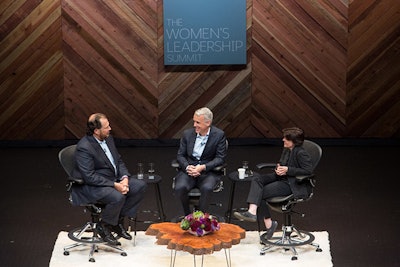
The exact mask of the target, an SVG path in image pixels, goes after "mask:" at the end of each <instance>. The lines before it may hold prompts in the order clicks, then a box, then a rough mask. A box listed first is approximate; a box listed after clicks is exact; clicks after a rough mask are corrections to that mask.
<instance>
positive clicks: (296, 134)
mask: <svg viewBox="0 0 400 267" xmlns="http://www.w3.org/2000/svg"><path fill="white" fill-rule="evenodd" d="M282 133H283V137H284V138H286V140H289V141H292V142H293V144H294V145H295V146H301V145H302V144H303V142H304V131H303V130H302V129H300V128H297V127H291V128H285V129H283V130H282Z"/></svg>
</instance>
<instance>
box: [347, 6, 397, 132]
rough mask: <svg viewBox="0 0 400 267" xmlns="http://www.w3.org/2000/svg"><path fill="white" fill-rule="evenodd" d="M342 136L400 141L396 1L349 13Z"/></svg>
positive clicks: (352, 9) (351, 8) (353, 8)
mask: <svg viewBox="0 0 400 267" xmlns="http://www.w3.org/2000/svg"><path fill="white" fill-rule="evenodd" d="M349 14H350V16H349V48H348V77H347V85H348V86H347V99H346V103H347V113H346V118H347V121H346V126H347V132H346V136H352V137H359V136H361V137H376V136H383V137H386V136H394V137H400V130H399V129H400V116H399V114H400V90H399V88H400V64H399V63H400V15H399V14H400V1H395V2H393V1H389V0H386V1H385V0H384V1H363V2H353V3H352V4H351V5H350V7H349Z"/></svg>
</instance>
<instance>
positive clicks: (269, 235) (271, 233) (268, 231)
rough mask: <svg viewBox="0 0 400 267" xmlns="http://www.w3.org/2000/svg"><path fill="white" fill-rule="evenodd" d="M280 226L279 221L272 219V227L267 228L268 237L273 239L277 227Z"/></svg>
mask: <svg viewBox="0 0 400 267" xmlns="http://www.w3.org/2000/svg"><path fill="white" fill-rule="evenodd" d="M277 226H278V222H277V221H272V224H271V227H270V228H268V229H267V239H271V238H272V235H273V234H274V232H275V230H276V227H277Z"/></svg>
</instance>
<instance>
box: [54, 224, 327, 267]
mask: <svg viewBox="0 0 400 267" xmlns="http://www.w3.org/2000/svg"><path fill="white" fill-rule="evenodd" d="M313 234H314V235H315V243H318V244H319V245H320V247H321V248H322V252H316V251H315V248H314V247H312V246H305V247H303V248H297V252H298V254H299V255H298V260H294V261H292V260H291V257H292V252H291V251H286V252H285V251H284V249H274V250H272V251H268V252H266V254H265V255H264V256H261V255H260V248H261V247H262V245H260V244H259V237H258V232H257V231H247V232H246V238H245V239H242V240H241V242H240V244H238V245H234V246H232V248H231V249H230V256H231V261H232V267H239V266H240V267H242V266H252V267H258V266H260V267H261V266H263V267H265V266H279V267H285V266H296V267H300V266H304V267H313V266H315V267H328V266H333V264H332V257H331V254H330V249H329V236H328V232H313ZM120 241H121V243H122V248H123V249H124V250H125V251H126V252H127V254H128V255H127V256H126V257H123V256H121V255H120V253H118V252H114V250H109V249H107V250H108V251H105V250H104V247H103V246H101V247H100V249H99V252H97V253H95V255H94V257H95V260H96V262H95V263H92V262H89V261H88V259H89V249H88V247H82V248H75V249H72V250H71V252H70V255H69V256H64V255H63V247H64V246H67V245H69V244H72V243H73V241H72V240H70V239H69V238H68V236H67V233H66V232H60V233H59V235H58V238H57V240H56V243H55V246H54V250H53V254H52V257H51V259H50V265H49V266H50V267H64V266H65V267H71V266H90V267H94V266H96V267H103V266H104V267H110V266H112V267H118V266H145V267H158V266H164V267H167V266H170V260H171V250H169V249H167V246H163V245H157V244H156V243H155V242H156V237H155V236H149V235H145V233H144V232H138V233H137V236H136V246H134V245H133V242H132V241H129V240H125V239H120ZM227 251H228V250H227ZM228 255H229V254H228ZM194 259H196V266H201V259H202V257H201V256H195V257H194V256H193V255H192V254H189V253H187V252H182V251H178V252H177V254H176V260H175V267H190V266H195V265H194ZM203 265H204V267H206V266H219V267H223V266H227V263H226V258H225V252H224V250H221V251H217V252H214V253H213V254H209V255H205V256H204V263H203Z"/></svg>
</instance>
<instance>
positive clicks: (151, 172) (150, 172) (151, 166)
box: [148, 162, 155, 179]
mask: <svg viewBox="0 0 400 267" xmlns="http://www.w3.org/2000/svg"><path fill="white" fill-rule="evenodd" d="M154 172H155V170H154V163H153V162H150V163H149V170H148V173H149V179H154Z"/></svg>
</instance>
